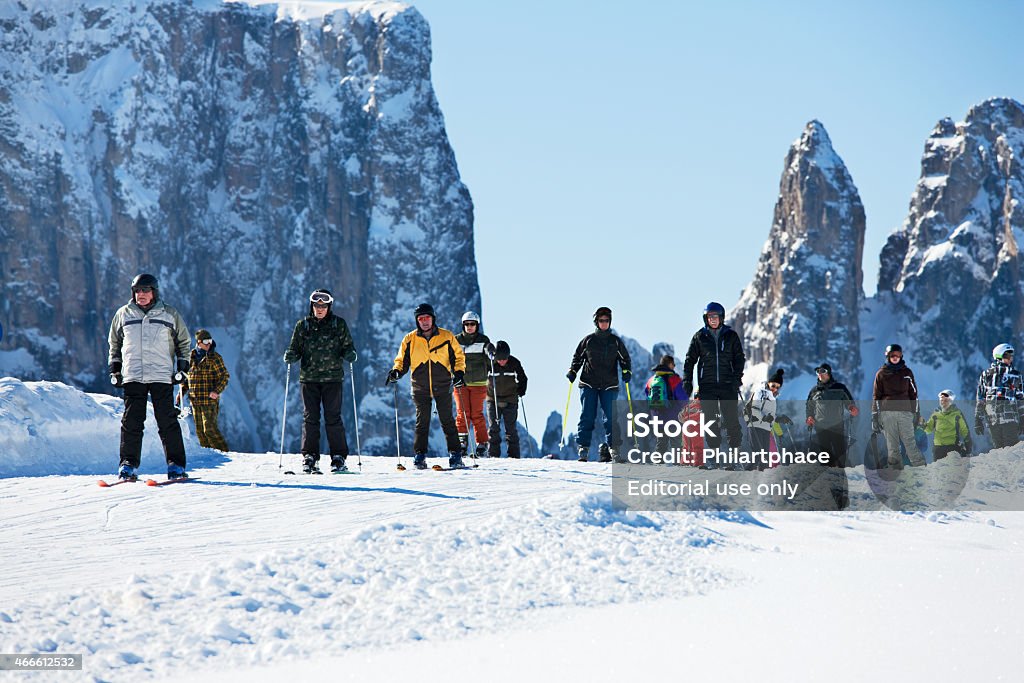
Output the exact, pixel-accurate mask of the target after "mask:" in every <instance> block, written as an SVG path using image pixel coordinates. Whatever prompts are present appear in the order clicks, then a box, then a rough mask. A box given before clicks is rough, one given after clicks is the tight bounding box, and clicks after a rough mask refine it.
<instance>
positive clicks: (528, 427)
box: [519, 396, 530, 434]
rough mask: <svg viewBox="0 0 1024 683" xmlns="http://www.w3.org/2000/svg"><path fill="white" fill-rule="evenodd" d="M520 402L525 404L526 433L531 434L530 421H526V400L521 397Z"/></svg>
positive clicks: (524, 420) (524, 422) (524, 421)
mask: <svg viewBox="0 0 1024 683" xmlns="http://www.w3.org/2000/svg"><path fill="white" fill-rule="evenodd" d="M519 402H520V403H522V404H523V425H524V426H525V427H526V433H527V434H529V433H530V421H529V420H527V419H526V399H525V398H523V397H522V396H520V397H519Z"/></svg>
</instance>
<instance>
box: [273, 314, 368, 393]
mask: <svg viewBox="0 0 1024 683" xmlns="http://www.w3.org/2000/svg"><path fill="white" fill-rule="evenodd" d="M355 360H356V345H355V342H353V341H352V334H351V333H350V332H349V331H348V323H346V322H345V319H344V318H340V317H338V316H336V315H334V314H333V313H329V314H328V315H327V316H325V317H324V319H323V320H318V319H317V318H316V317H315V316H308V317H306V318H303V319H302V320H300V321H299V322H297V323H295V330H294V331H293V332H292V341H291V343H290V344H288V350H287V351H285V353H284V362H285V363H294V362H295V361H301V365H300V367H301V370H300V371H299V381H300V382H340V381H342V379H343V378H344V377H345V363H353V362H355Z"/></svg>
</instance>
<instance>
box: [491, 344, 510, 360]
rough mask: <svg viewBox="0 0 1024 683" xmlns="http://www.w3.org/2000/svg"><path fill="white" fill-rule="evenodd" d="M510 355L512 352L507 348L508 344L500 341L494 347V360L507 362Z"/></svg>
mask: <svg viewBox="0 0 1024 683" xmlns="http://www.w3.org/2000/svg"><path fill="white" fill-rule="evenodd" d="M510 355H512V350H511V349H510V348H509V347H508V342H507V341H505V340H504V339H502V340H501V341H499V342H498V343H497V344H496V345H495V347H494V360H508V358H509V356H510Z"/></svg>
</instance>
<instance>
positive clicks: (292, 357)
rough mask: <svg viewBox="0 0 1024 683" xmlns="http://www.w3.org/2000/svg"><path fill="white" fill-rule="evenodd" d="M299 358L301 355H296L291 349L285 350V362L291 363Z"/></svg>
mask: <svg viewBox="0 0 1024 683" xmlns="http://www.w3.org/2000/svg"><path fill="white" fill-rule="evenodd" d="M298 359H299V357H298V356H296V355H295V354H294V353H292V352H291V351H285V352H284V362H285V363H289V364H290V363H294V362H295V361H297V360H298Z"/></svg>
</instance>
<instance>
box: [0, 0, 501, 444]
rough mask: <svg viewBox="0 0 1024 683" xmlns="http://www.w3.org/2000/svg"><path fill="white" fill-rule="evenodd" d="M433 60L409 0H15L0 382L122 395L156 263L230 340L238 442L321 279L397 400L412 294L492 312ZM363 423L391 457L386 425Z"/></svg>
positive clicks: (227, 407) (1, 171) (268, 436)
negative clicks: (110, 338)
mask: <svg viewBox="0 0 1024 683" xmlns="http://www.w3.org/2000/svg"><path fill="white" fill-rule="evenodd" d="M430 60H431V42H430V29H429V26H428V25H427V23H426V21H425V20H424V18H423V16H422V15H421V14H420V13H419V12H418V11H416V9H415V8H414V7H411V6H409V5H406V4H402V3H395V2H354V3H316V2H285V3H273V4H264V3H257V4H256V5H246V4H240V3H220V2H210V1H204V2H196V3H184V2H178V1H177V0H141V1H139V2H118V3H113V4H111V3H107V2H96V1H91V0H90V1H87V2H84V3H66V2H56V1H46V2H41V3H29V2H25V3H17V2H8V3H2V4H0V102H4V103H6V104H4V105H3V108H2V112H0V118H2V119H3V121H4V129H3V138H4V142H5V143H6V145H7V147H6V148H5V149H6V150H7V151H5V153H4V155H3V157H2V158H0V195H2V196H3V197H4V198H5V200H6V204H5V212H6V213H5V219H4V223H3V225H2V226H0V243H2V244H3V246H2V247H0V272H2V273H3V279H2V283H0V299H2V300H3V301H4V304H5V306H6V307H7V308H5V321H4V323H5V328H6V329H5V333H6V334H5V336H4V339H3V340H2V341H0V375H12V376H18V377H21V378H22V379H59V380H62V381H66V382H68V383H72V384H75V385H76V386H79V387H81V388H83V389H86V390H89V391H109V389H110V387H109V384H108V383H107V381H106V379H105V378H106V370H105V368H106V364H107V359H106V355H107V348H106V334H107V329H108V326H109V323H110V318H111V315H112V314H113V312H114V311H115V310H116V309H117V307H118V306H120V305H122V304H124V303H125V302H126V301H127V300H128V298H129V296H130V293H129V291H128V283H129V282H131V279H132V277H133V276H134V275H135V274H137V273H139V272H151V273H153V274H155V275H156V276H157V278H158V279H159V281H160V285H161V296H162V297H163V299H164V301H166V302H167V303H168V304H169V305H172V306H174V307H175V308H177V309H178V310H179V311H180V312H181V313H182V315H183V317H184V319H185V322H186V324H187V325H188V326H189V328H190V329H192V330H194V329H196V328H198V327H205V328H207V329H214V330H216V331H215V332H214V334H216V335H218V336H217V341H218V347H219V348H224V349H233V350H234V357H235V361H234V362H232V361H231V359H228V362H229V370H230V372H231V376H232V377H231V383H230V385H229V388H228V391H227V392H226V393H225V395H224V404H223V407H222V417H223V421H222V427H223V428H224V431H225V435H226V436H227V438H228V443H229V444H230V445H231V446H232V447H234V448H241V449H246V450H260V449H265V448H269V447H270V446H271V445H275V446H276V444H277V439H278V437H279V434H278V431H277V430H278V429H279V422H278V419H277V416H278V415H280V413H281V408H282V402H283V400H284V380H285V368H284V365H283V363H281V354H282V353H283V351H284V349H285V347H286V346H287V343H288V340H289V338H290V334H291V331H292V328H293V325H294V324H295V321H296V320H297V319H298V318H299V317H301V316H303V315H305V314H306V312H307V309H308V300H307V297H308V296H309V293H310V291H312V290H313V289H315V288H318V287H327V288H328V289H330V290H332V292H333V293H334V295H335V301H336V303H335V307H334V309H335V312H336V313H338V314H339V315H342V316H343V317H345V318H346V320H347V321H348V322H349V325H350V327H351V329H352V331H353V335H354V337H355V341H356V345H357V348H358V352H359V361H358V362H357V363H356V365H355V373H356V378H355V385H356V390H357V395H358V396H359V397H360V400H366V401H367V408H368V409H371V408H374V407H375V406H379V405H381V402H382V401H385V402H386V403H384V405H386V406H387V407H388V410H390V405H391V401H390V397H389V396H388V395H387V394H386V392H385V391H384V390H383V389H382V388H380V384H381V377H380V373H381V369H382V368H387V367H388V366H389V365H390V362H391V360H392V359H393V358H394V353H395V350H396V348H397V346H398V343H399V341H400V340H401V338H402V336H403V334H404V333H405V332H407V331H409V330H410V329H412V327H413V326H414V321H413V319H412V310H413V308H414V307H415V305H416V304H417V303H418V302H419V297H420V296H422V294H417V293H422V292H430V293H431V296H432V301H431V303H433V305H434V307H435V309H436V310H437V311H438V315H439V323H440V324H442V325H443V326H446V327H451V326H452V324H453V323H454V322H455V321H457V320H458V316H460V315H461V313H462V311H464V310H466V309H467V308H471V309H473V310H477V311H479V310H480V309H481V306H480V292H479V285H478V281H477V276H476V264H475V258H474V245H473V208H472V200H471V198H470V195H469V192H468V190H467V189H466V187H465V186H464V185H463V183H462V181H461V179H460V177H459V171H458V167H457V165H456V162H455V157H454V153H453V151H452V149H451V146H450V144H449V141H448V137H447V134H446V131H445V128H444V119H443V115H442V113H441V110H440V107H439V105H438V102H437V99H436V97H435V95H434V91H433V86H432V83H431V80H430V79H431V74H430ZM58 188H59V189H58ZM39 245H48V246H51V247H52V249H40V248H39ZM325 254H329V255H330V257H329V258H327V257H325V256H324V255H325ZM410 254H415V255H416V258H410V257H409V255H410ZM426 263H429V264H430V267H429V268H426V267H424V265H423V264H426ZM44 289H47V290H52V289H59V291H61V293H62V296H61V297H60V299H59V300H57V301H40V300H39V298H38V297H37V296H36V294H35V292H38V291H42V290H44ZM349 400H350V397H349V396H346V398H345V401H346V407H347V408H350V406H349V405H348V402H349ZM401 400H402V402H403V408H404V409H405V411H406V413H405V414H411V412H412V411H411V404H410V402H409V398H408V396H407V395H406V394H405V393H404V392H403V395H402V397H401ZM289 401H290V410H289V412H290V413H291V414H293V415H295V414H298V413H299V412H300V401H299V397H298V392H293V393H292V395H291V397H290V398H289ZM299 428H300V425H299V421H294V422H292V423H290V424H289V425H288V433H289V437H296V436H297V434H298V431H299ZM363 436H365V437H366V440H367V443H369V444H371V446H372V448H374V449H376V450H379V451H380V452H387V451H391V450H393V448H392V445H393V442H394V432H393V430H389V429H388V428H387V421H384V422H383V423H380V425H379V426H378V422H377V421H376V420H369V423H368V425H367V430H366V431H365V432H364V434H363Z"/></svg>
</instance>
